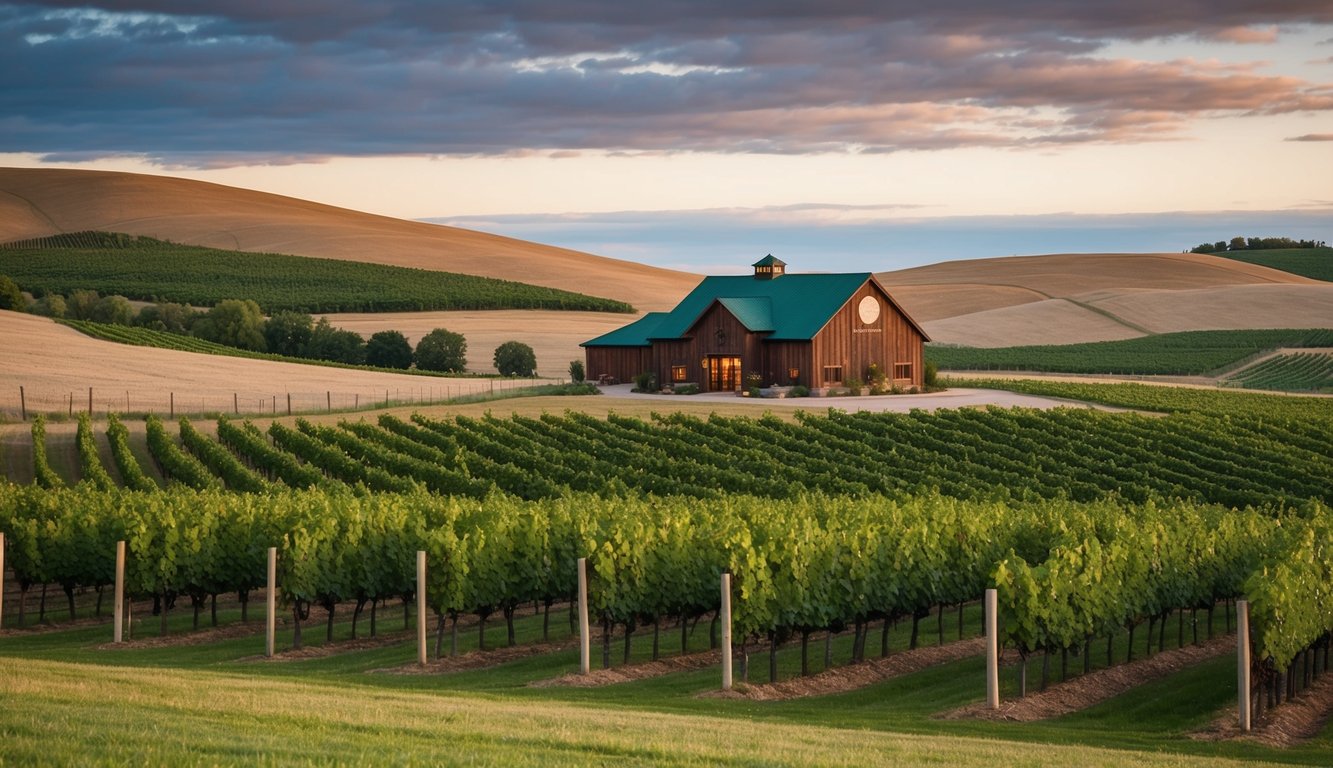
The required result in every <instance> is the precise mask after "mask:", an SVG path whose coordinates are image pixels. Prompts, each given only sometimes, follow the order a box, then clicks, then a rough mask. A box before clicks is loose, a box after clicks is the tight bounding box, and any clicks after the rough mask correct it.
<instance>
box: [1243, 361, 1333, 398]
mask: <svg viewBox="0 0 1333 768" xmlns="http://www.w3.org/2000/svg"><path fill="white" fill-rule="evenodd" d="M1227 381H1228V383H1231V384H1235V385H1237V386H1241V387H1247V388H1249V389H1272V390H1278V391H1283V392H1333V354H1329V353H1327V352H1322V353H1320V352H1304V353H1298V354H1293V355H1278V356H1276V357H1272V358H1269V359H1267V360H1265V361H1263V362H1262V363H1259V364H1257V365H1253V366H1250V367H1249V368H1246V369H1245V370H1243V371H1240V372H1238V373H1237V374H1236V375H1235V376H1233V377H1231V378H1230V379H1228V380H1227Z"/></svg>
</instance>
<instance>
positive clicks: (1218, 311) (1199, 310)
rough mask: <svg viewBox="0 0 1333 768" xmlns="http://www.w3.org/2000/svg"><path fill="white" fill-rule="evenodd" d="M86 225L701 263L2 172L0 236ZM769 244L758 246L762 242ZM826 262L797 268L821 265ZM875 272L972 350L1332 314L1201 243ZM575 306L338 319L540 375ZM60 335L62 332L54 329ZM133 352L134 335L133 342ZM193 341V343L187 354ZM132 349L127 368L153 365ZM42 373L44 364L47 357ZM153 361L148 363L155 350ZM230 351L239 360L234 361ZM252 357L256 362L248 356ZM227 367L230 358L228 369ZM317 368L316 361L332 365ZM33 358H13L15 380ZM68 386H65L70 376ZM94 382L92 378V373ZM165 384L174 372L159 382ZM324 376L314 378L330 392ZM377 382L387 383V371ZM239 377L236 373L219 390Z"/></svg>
mask: <svg viewBox="0 0 1333 768" xmlns="http://www.w3.org/2000/svg"><path fill="white" fill-rule="evenodd" d="M80 230H105V231H120V232H127V233H130V234H141V235H149V236H152V237H158V238H165V239H169V240H173V241H176V242H181V243H190V244H198V245H207V246H213V247H222V248H230V249H239V250H244V251H254V252H277V253H290V254H296V255H303V256H313V257H325V258H334V259H342V260H354V261H365V262H370V263H380V264H394V265H401V266H410V267H418V268H425V269H436V270H447V271H455V272H461V273H465V274H475V275H483V276H487V277H499V278H504V279H511V280H519V281H522V282H527V283H534V284H537V285H546V286H551V287H556V288H563V289H567V290H574V291H578V292H581V293H588V294H592V295H596V296H605V297H608V298H612V299H619V300H622V301H627V302H630V303H631V304H633V305H634V306H635V307H636V308H638V309H639V310H641V311H651V310H656V309H668V308H671V307H673V306H674V305H675V304H676V302H677V301H678V300H679V299H680V298H681V297H682V296H684V295H685V293H687V292H688V291H689V290H690V289H692V288H693V287H694V286H695V284H696V283H697V282H698V280H699V276H697V275H691V274H688V273H683V272H674V271H670V270H664V269H658V268H655V267H649V266H644V265H641V264H634V263H630V262H625V261H619V260H615V259H610V258H604V257H600V256H594V255H590V254H586V253H580V252H577V251H571V250H566V249H562V248H555V247H551V246H546V245H541V244H537V243H530V242H524V241H521V240H515V239H511V238H505V237H499V236H496V235H490V234H485V233H481V232H473V231H469V230H463V229H457V228H452V227H443V226H438V225H433V224H425V223H421V222H413V221H405V220H399V219H393V218H388V217H384V216H375V215H371V214H366V213H360V212H356V211H350V210H346V209H341V208H335V207H331V206H327V205H321V204H317V203H312V202H308V201H303V200H298V199H294V198H290V197H283V196H279V195H272V194H267V193H261V192H254V191H250V190H244V189H237V188H232V187H225V186H220V185H216V184H208V183H204V182H197V181H191V180H185V179H174V178H169V177H159V176H145V175H137V174H128V173H109V172H93V171H73V170H62V169H15V168H9V169H0V241H7V240H14V239H20V238H31V237H41V236H45V235H50V234H53V233H59V232H73V231H80ZM766 247H767V246H764V245H763V244H756V246H755V252H756V253H758V252H762V251H763V250H765V249H766ZM818 266H819V265H818V264H806V265H793V268H794V269H804V270H817V269H818ZM878 277H879V278H880V280H881V281H882V282H884V284H885V285H886V286H888V288H889V289H890V290H891V291H892V292H893V294H894V296H895V297H896V298H897V299H898V300H899V301H900V302H901V303H902V304H903V305H904V307H906V309H907V310H908V311H909V312H910V313H911V314H912V315H913V316H914V317H915V318H916V319H917V320H918V321H919V322H921V323H922V324H923V325H924V326H925V328H926V330H927V331H928V332H929V333H930V334H931V336H932V338H933V339H934V340H935V341H937V342H943V343H952V344H961V345H970V346H990V347H995V346H1012V345H1019V344H1062V343H1075V342H1087V341H1105V340H1114V339H1127V338H1134V337H1138V336H1143V335H1147V334H1150V333H1163V332H1170V331H1183V330H1209V329H1238V328H1312V327H1324V328H1333V284H1330V283H1327V282H1321V281H1318V280H1314V279H1310V278H1306V277H1301V276H1298V275H1294V274H1290V273H1287V272H1282V271H1279V270H1276V269H1271V268H1268V267H1265V266H1262V265H1257V264H1248V263H1245V262H1242V261H1236V260H1233V259H1226V258H1220V257H1216V256H1210V255H1203V254H1181V253H1164V254H1056V255H1044V256H1024V257H1009V258H994V259H973V260H967V261H952V262H943V263H939V264H933V265H930V266H924V267H917V268H913V269H905V270H898V271H893V272H882V273H879V274H878ZM598 314H600V313H580V312H543V311H528V310H525V311H507V312H476V311H470V312H459V311H446V312H409V313H376V314H345V315H331V316H330V320H331V321H332V322H333V323H334V324H335V325H340V326H344V327H348V328H351V329H352V330H355V331H357V332H358V333H361V334H363V335H367V336H368V335H370V334H372V333H374V332H376V331H378V330H384V329H395V330H402V331H403V332H405V333H406V334H407V335H408V337H409V339H410V340H412V341H415V340H416V339H417V338H419V337H420V335H422V334H424V333H425V332H426V331H428V330H430V329H431V328H436V327H446V328H449V329H451V330H454V331H458V332H460V333H463V334H464V335H465V336H466V337H467V338H468V339H469V357H470V358H471V359H472V360H473V361H474V363H473V365H472V366H471V367H473V368H474V369H476V370H483V371H484V370H488V369H489V368H490V365H489V363H490V357H491V350H492V349H493V348H494V346H495V345H497V344H499V343H500V342H502V341H506V340H509V339H520V340H525V341H527V342H528V343H531V344H533V345H534V346H535V347H537V353H538V368H539V371H540V372H541V373H542V374H543V375H547V376H560V375H563V373H564V371H565V370H566V366H567V364H568V361H570V360H573V359H578V358H581V357H582V352H581V350H580V349H579V347H578V344H579V342H581V341H583V340H585V339H589V338H592V337H594V336H597V335H600V334H602V333H605V332H607V331H609V330H611V329H612V328H614V327H618V326H619V325H620V324H622V323H623V322H625V321H626V318H625V317H624V316H614V315H605V314H601V316H598ZM0 332H2V333H3V334H4V335H5V336H6V337H7V338H13V337H17V336H15V334H36V335H37V336H41V337H42V341H41V343H40V345H38V346H40V347H41V348H44V349H46V350H50V349H64V350H68V351H69V352H70V353H71V355H74V356H77V358H79V359H78V360H74V361H71V364H75V363H78V364H79V367H80V370H83V371H87V370H91V369H92V367H93V366H92V364H91V363H90V362H88V361H91V360H93V359H96V360H98V361H99V363H98V368H99V370H100V372H99V374H98V377H102V376H105V377H106V378H107V379H108V381H109V383H110V385H111V386H113V387H116V388H119V389H124V388H125V387H124V386H123V385H122V383H121V382H119V381H118V380H117V374H116V372H115V371H113V370H109V369H108V368H107V366H112V367H114V366H115V365H117V363H115V362H114V361H116V360H120V359H122V358H121V357H119V356H118V355H117V354H116V353H115V351H114V348H113V349H112V350H109V351H107V352H105V353H101V352H97V353H95V352H94V350H95V349H96V348H97V347H98V346H99V345H108V344H109V343H108V342H100V341H94V340H91V339H89V340H87V343H88V344H90V345H92V346H89V347H86V348H85V347H84V346H83V342H78V343H77V344H76V342H75V339H74V337H73V336H70V335H69V334H72V333H73V332H72V331H70V330H69V329H63V328H62V329H55V328H49V327H40V328H39V327H38V326H36V325H32V324H29V323H27V322H25V321H23V320H22V319H21V318H19V317H17V316H12V315H8V314H7V313H6V314H5V316H3V317H0ZM50 334H56V335H54V336H50V337H49V338H48V336H49V335H50ZM122 349H123V348H122ZM181 354H185V353H181ZM137 355H139V353H137V352H136V353H134V360H135V362H130V360H129V358H124V361H125V362H124V363H123V364H124V365H125V366H135V367H139V366H142V365H144V364H149V363H148V362H147V360H139V358H138V357H137ZM29 362H31V363H32V364H33V365H35V366H38V368H36V369H34V370H33V371H32V373H34V374H41V375H43V376H44V375H45V374H46V372H45V371H42V370H41V369H40V363H39V361H38V360H36V359H34V360H30V361H29ZM217 364H218V365H221V366H223V368H222V369H218V370H216V371H210V372H209V376H215V377H218V378H222V379H226V378H233V379H235V378H237V377H254V376H263V375H264V374H262V373H261V371H263V370H267V368H266V366H267V365H270V364H269V363H264V362H260V361H244V363H243V365H242V364H239V363H234V362H231V361H226V362H224V361H218V363H217ZM150 365H151V364H150ZM232 365H237V366H238V367H237V368H236V369H235V370H234V371H233V370H232V369H231V368H229V367H228V366H232ZM255 366H258V367H257V368H255ZM224 369H225V370H224ZM321 375H322V374H321ZM25 376H26V372H25V371H21V370H18V369H16V368H13V367H10V368H9V370H8V371H7V373H6V375H5V377H4V378H5V380H6V383H13V384H21V383H23V381H22V379H24V377H25ZM57 378H58V379H59V381H45V380H44V386H43V387H42V388H43V389H47V388H48V386H49V388H51V389H52V391H59V392H67V391H68V390H70V389H74V390H77V389H79V388H80V387H85V388H86V386H88V385H94V386H96V385H97V384H98V382H97V381H90V380H89V376H87V375H84V374H81V373H79V372H78V371H69V372H68V376H66V377H63V378H62V377H57ZM66 378H67V379H68V382H66V383H62V382H65V379H66ZM94 378H97V377H94ZM144 384H145V385H147V386H152V387H154V388H157V387H161V386H166V384H165V383H154V384H153V385H148V383H147V382H144ZM328 386H330V385H329V384H327V383H324V382H322V381H321V382H318V383H312V384H311V385H310V388H312V389H314V390H315V391H319V390H321V389H323V388H326V387H328ZM375 386H378V384H376V385H375ZM224 388H228V387H224Z"/></svg>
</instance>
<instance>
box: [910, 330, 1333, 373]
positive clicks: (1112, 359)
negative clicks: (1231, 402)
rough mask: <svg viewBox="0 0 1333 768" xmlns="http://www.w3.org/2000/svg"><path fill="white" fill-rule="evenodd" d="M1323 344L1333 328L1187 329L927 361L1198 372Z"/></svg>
mask: <svg viewBox="0 0 1333 768" xmlns="http://www.w3.org/2000/svg"><path fill="white" fill-rule="evenodd" d="M1324 346H1333V329H1327V328H1307V329H1281V330H1244V331H1184V332H1181V333H1162V334H1157V335H1155V336H1143V337H1140V338H1137V339H1125V340H1123V341H1098V342H1089V343H1086V344H1061V345H1043V346H1023V347H994V348H989V349H982V348H977V347H941V346H936V345H933V344H932V345H927V347H926V359H927V360H929V361H931V362H934V363H935V364H936V365H937V366H938V367H939V368H940V369H942V370H950V371H1046V372H1050V373H1092V374H1101V373H1106V374H1120V375H1175V376H1199V375H1204V374H1210V373H1217V372H1220V371H1223V370H1226V369H1228V368H1231V367H1232V366H1235V365H1237V364H1239V363H1240V362H1242V361H1243V360H1245V359H1246V358H1249V357H1253V356H1254V355H1257V354H1259V353H1261V352H1263V351H1265V350H1269V349H1277V348H1280V347H1324Z"/></svg>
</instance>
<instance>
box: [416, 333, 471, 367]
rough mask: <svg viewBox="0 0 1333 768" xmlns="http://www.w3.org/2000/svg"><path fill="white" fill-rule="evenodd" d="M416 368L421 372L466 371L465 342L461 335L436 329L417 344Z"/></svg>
mask: <svg viewBox="0 0 1333 768" xmlns="http://www.w3.org/2000/svg"><path fill="white" fill-rule="evenodd" d="M416 359H417V367H418V368H420V369H421V370H423V371H457V372H459V373H462V372H463V371H465V370H467V340H466V339H464V338H463V334H461V333H454V332H452V331H447V330H445V329H444V328H436V329H435V330H433V331H431V332H430V333H428V334H426V335H425V336H422V337H421V341H418V342H417V352H416Z"/></svg>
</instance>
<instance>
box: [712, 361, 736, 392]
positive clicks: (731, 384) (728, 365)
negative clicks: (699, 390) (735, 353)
mask: <svg viewBox="0 0 1333 768" xmlns="http://www.w3.org/2000/svg"><path fill="white" fill-rule="evenodd" d="M740 388H741V359H740V358H739V357H728V356H724V355H709V356H708V389H709V391H712V392H735V391H737V390H739V389H740Z"/></svg>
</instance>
